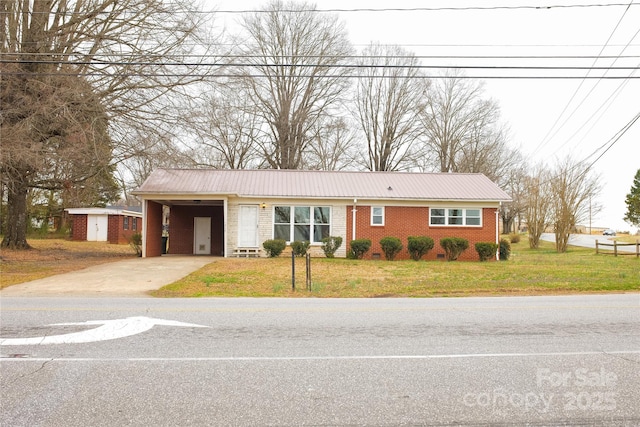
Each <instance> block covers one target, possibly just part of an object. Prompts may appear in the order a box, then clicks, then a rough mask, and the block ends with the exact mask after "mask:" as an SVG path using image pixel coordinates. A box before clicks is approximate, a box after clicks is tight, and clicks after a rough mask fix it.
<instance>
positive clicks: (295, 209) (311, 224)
mask: <svg viewBox="0 0 640 427" xmlns="http://www.w3.org/2000/svg"><path fill="white" fill-rule="evenodd" d="M330 233H331V208H330V207H328V206H275V207H274V215H273V238H274V239H282V240H286V241H287V242H294V241H295V242H303V241H307V242H312V243H320V242H322V239H323V238H324V237H329V235H330Z"/></svg>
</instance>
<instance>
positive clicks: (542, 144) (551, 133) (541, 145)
mask: <svg viewBox="0 0 640 427" xmlns="http://www.w3.org/2000/svg"><path fill="white" fill-rule="evenodd" d="M632 4H633V0H631V1H630V2H629V4H628V5H627V7H626V8H625V10H624V13H623V14H622V16H621V17H620V19H619V20H618V22H617V23H616V25H615V27H614V28H613V30H612V31H611V34H609V37H608V38H607V40H606V42H605V43H604V45H603V46H602V48H601V49H600V52H599V53H598V56H600V55H601V54H602V53H603V52H604V50H605V49H606V47H607V45H608V44H609V42H610V41H611V39H612V38H613V35H614V34H615V33H616V31H617V30H618V28H619V27H620V24H621V23H622V21H623V20H624V18H625V16H626V15H627V13H628V12H629V9H630V8H631V5H632ZM637 34H638V33H636V35H637ZM634 38H635V35H634V36H633V37H632V38H631V40H630V41H629V43H631V41H633V39H634ZM625 49H626V46H625V48H624V49H623V50H622V51H624V50H625ZM597 61H598V59H597V58H596V59H594V61H593V64H592V65H595V64H596V63H597ZM590 73H591V70H589V71H588V72H587V75H586V76H585V79H584V80H582V81H581V82H580V84H579V85H578V87H577V88H576V90H575V91H574V92H573V95H571V97H570V98H569V101H567V103H566V105H565V106H564V108H563V109H562V111H561V112H560V114H559V115H558V117H557V118H556V120H555V121H554V122H553V124H552V125H551V128H549V130H548V131H547V133H546V135H545V136H544V138H542V141H540V143H539V144H538V145H537V146H536V148H535V149H534V150H533V151H534V152H537V151H539V150H541V149H542V148H544V147H545V146H546V145H547V144H548V143H549V142H550V141H551V140H552V139H553V137H555V135H557V134H558V132H559V131H560V129H562V127H563V126H564V125H566V123H567V122H568V121H569V120H570V119H571V118H572V117H573V115H574V114H575V113H576V112H577V111H578V109H579V108H580V106H582V104H583V103H584V101H585V100H586V99H587V98H588V97H589V95H591V93H592V92H593V90H595V87H596V86H597V85H598V82H596V84H595V85H594V86H593V87H592V89H591V90H590V91H589V93H587V95H585V97H584V98H583V99H582V101H581V102H580V103H579V105H578V106H577V107H575V108H574V110H573V112H572V113H571V114H570V115H569V116H568V117H567V118H566V119H565V120H564V121H563V122H562V124H561V125H560V126H558V127H557V128H556V126H557V125H558V123H559V122H560V120H561V119H562V117H563V116H564V114H565V113H566V112H567V110H568V109H569V106H570V105H571V103H572V102H573V100H574V99H575V98H576V96H577V95H578V93H579V92H580V89H582V87H583V86H584V84H585V83H586V81H587V78H589V75H590ZM554 130H555V132H554ZM565 145H566V144H565Z"/></svg>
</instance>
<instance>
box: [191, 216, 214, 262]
mask: <svg viewBox="0 0 640 427" xmlns="http://www.w3.org/2000/svg"><path fill="white" fill-rule="evenodd" d="M193 253H194V254H195V255H210V254H211V217H208V216H207V217H199V216H197V217H195V218H194V219H193Z"/></svg>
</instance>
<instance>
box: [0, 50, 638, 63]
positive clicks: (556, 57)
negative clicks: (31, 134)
mask: <svg viewBox="0 0 640 427" xmlns="http://www.w3.org/2000/svg"><path fill="white" fill-rule="evenodd" d="M3 56H4V57H16V58H20V57H25V56H26V57H33V58H38V57H45V58H50V57H55V56H66V57H68V56H77V57H83V56H91V57H92V58H101V57H112V56H118V57H123V58H127V57H140V56H144V55H143V54H136V53H117V54H107V53H96V54H82V53H75V54H62V53H57V52H51V53H42V52H38V53H28V52H15V53H3V54H2V56H0V58H1V57H3ZM146 56H150V55H146ZM155 57H157V58H225V59H254V58H256V59H264V58H265V55H251V54H247V55H245V54H219V55H218V54H185V55H181V54H168V55H155ZM292 57H295V58H300V59H317V58H331V59H336V58H337V59H414V58H415V59H480V60H484V59H514V60H522V59H554V60H576V59H578V60H579V59H585V60H586V59H619V58H622V59H638V58H640V54H630V55H300V54H295V55H271V56H269V59H288V58H292ZM0 62H11V61H9V60H6V59H5V60H0ZM70 62H71V61H70Z"/></svg>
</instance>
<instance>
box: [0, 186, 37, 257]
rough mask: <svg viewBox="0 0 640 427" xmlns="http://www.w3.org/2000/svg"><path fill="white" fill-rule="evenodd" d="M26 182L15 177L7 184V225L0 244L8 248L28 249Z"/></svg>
mask: <svg viewBox="0 0 640 427" xmlns="http://www.w3.org/2000/svg"><path fill="white" fill-rule="evenodd" d="M27 188H28V187H27V184H26V183H25V182H24V181H23V180H22V179H16V180H14V181H12V182H11V184H10V185H8V186H7V201H8V205H9V206H8V209H7V217H6V218H7V225H6V231H7V234H5V236H4V239H3V240H2V244H1V246H2V247H3V248H8V249H30V248H31V247H30V246H29V244H28V243H27Z"/></svg>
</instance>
